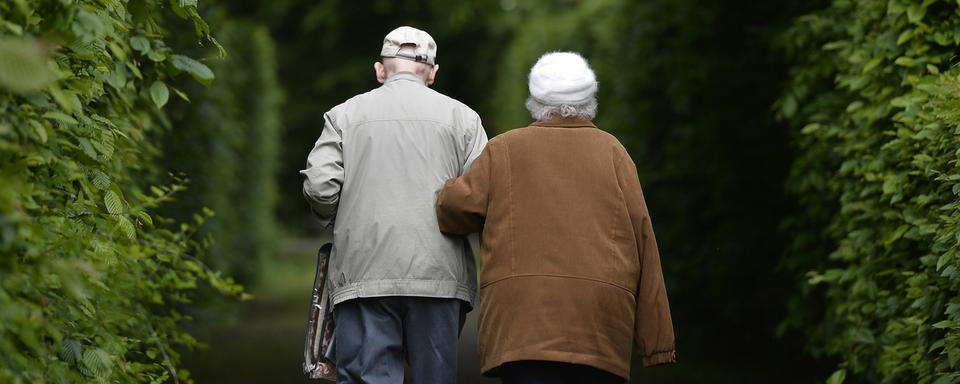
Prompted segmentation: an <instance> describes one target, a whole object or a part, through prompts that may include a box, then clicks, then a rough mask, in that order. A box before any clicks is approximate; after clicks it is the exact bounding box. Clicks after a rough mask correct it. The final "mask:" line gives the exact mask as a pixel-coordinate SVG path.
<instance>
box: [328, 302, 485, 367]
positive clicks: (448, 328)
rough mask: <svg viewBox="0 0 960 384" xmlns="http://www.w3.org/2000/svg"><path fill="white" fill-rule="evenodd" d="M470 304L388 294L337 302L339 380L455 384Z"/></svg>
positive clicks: (335, 310)
mask: <svg viewBox="0 0 960 384" xmlns="http://www.w3.org/2000/svg"><path fill="white" fill-rule="evenodd" d="M466 308H467V304H466V303H464V302H463V301H460V300H458V299H442V298H429V297H412V296H387V297H371V298H361V299H353V300H347V301H344V302H342V303H339V304H337V305H336V306H334V310H333V313H334V317H335V322H336V327H335V328H334V340H335V341H334V343H335V348H336V351H335V352H336V360H337V383H338V384H356V383H365V384H386V383H390V384H400V383H403V382H404V380H403V376H404V363H405V362H406V363H407V364H409V366H410V372H409V373H410V377H409V380H408V382H409V383H413V384H427V383H431V384H432V383H436V384H446V383H450V384H453V383H455V382H456V377H457V344H458V342H459V336H460V329H461V328H462V327H463V320H464V318H465V316H464V315H465V314H466V311H465V309H466Z"/></svg>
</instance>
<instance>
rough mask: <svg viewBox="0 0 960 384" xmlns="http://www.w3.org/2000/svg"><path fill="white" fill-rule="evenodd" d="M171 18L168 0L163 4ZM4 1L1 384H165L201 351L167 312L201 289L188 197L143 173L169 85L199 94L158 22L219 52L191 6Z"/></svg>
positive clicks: (192, 65) (0, 39)
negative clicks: (180, 349) (175, 82)
mask: <svg viewBox="0 0 960 384" xmlns="http://www.w3.org/2000/svg"><path fill="white" fill-rule="evenodd" d="M162 4H163V6H167V4H168V3H167V2H163V3H162ZM160 6H161V5H160V4H158V3H156V2H154V1H153V0H131V1H123V2H120V1H53V0H18V1H7V2H0V186H2V188H0V255H2V257H0V382H4V383H21V382H54V383H70V382H88V381H89V382H130V383H134V382H136V383H140V382H154V383H159V382H165V381H169V380H171V379H173V380H172V381H178V380H185V379H188V377H187V375H186V374H185V373H184V372H182V371H178V369H177V364H178V356H177V354H176V353H175V351H174V350H173V347H174V346H190V345H195V344H196V341H195V340H194V339H193V338H191V337H190V335H188V334H186V333H184V332H183V331H181V330H180V329H179V328H178V323H179V322H180V321H182V320H185V319H184V316H183V315H181V314H180V313H179V312H178V310H177V309H176V308H177V307H178V306H180V305H183V304H186V303H189V302H190V292H191V291H192V290H193V289H194V288H195V287H196V286H197V284H198V283H202V282H203V281H206V282H208V283H209V284H211V285H213V286H215V287H217V288H218V289H220V290H221V291H223V292H226V293H231V294H237V293H239V289H240V288H239V287H238V286H236V285H234V284H233V283H232V282H231V280H230V279H225V278H223V277H221V275H220V274H219V273H218V272H214V271H212V270H210V269H209V268H207V267H206V265H205V264H204V263H203V262H202V261H201V259H200V258H199V255H198V254H197V252H198V251H200V250H201V247H198V244H197V243H196V241H194V240H193V239H194V225H195V224H197V223H199V222H202V221H203V220H204V217H202V216H198V217H197V220H196V222H195V223H189V224H188V223H177V222H174V221H171V220H168V219H164V218H162V217H159V216H157V215H155V214H153V213H152V212H155V210H156V209H157V207H158V205H160V204H163V203H166V202H168V201H170V200H171V199H172V196H173V195H174V194H175V193H176V192H179V191H181V190H182V189H183V186H182V185H180V184H179V183H173V184H170V185H162V184H164V183H166V182H164V181H162V180H158V179H156V178H154V177H152V175H155V174H157V173H159V172H158V170H157V168H156V166H155V165H154V160H155V157H156V155H157V147H156V146H155V145H154V144H153V142H154V140H155V138H156V137H157V136H159V135H160V134H161V130H160V128H161V127H162V125H163V124H164V122H165V121H166V117H165V113H164V112H163V110H162V109H161V108H162V107H163V106H164V105H165V104H167V103H168V102H169V99H170V96H171V94H174V95H178V94H181V92H180V91H179V90H178V89H175V88H172V87H171V86H170V85H169V84H171V82H170V81H171V79H172V78H173V77H174V76H177V75H178V74H181V73H183V74H184V75H187V74H188V75H190V76H192V77H193V78H195V79H196V80H199V81H201V82H204V83H209V82H210V81H212V80H213V77H214V75H213V72H212V71H211V70H210V69H209V68H208V67H207V66H206V65H204V64H202V63H201V62H199V61H196V60H194V59H191V58H189V57H186V56H181V55H177V54H175V53H174V52H173V51H172V50H171V49H170V48H169V47H168V45H167V42H166V36H167V33H166V31H165V30H164V27H163V26H164V25H165V22H164V20H165V15H167V14H168V13H169V12H173V13H175V14H176V15H178V16H180V17H182V18H184V19H186V20H189V22H190V23H192V24H193V26H194V28H195V29H196V32H197V35H198V37H199V38H200V39H202V41H203V42H204V43H207V44H212V45H213V46H216V45H217V44H216V42H215V41H214V40H213V39H212V38H211V37H210V36H209V33H208V27H207V25H206V23H205V22H204V21H203V20H202V19H201V18H200V17H199V15H198V13H197V10H196V1H173V2H170V3H169V7H170V9H168V10H161V9H160Z"/></svg>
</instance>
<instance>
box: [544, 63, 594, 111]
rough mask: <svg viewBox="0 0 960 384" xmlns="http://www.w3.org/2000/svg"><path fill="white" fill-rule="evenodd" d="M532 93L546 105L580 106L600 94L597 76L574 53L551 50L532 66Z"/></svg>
mask: <svg viewBox="0 0 960 384" xmlns="http://www.w3.org/2000/svg"><path fill="white" fill-rule="evenodd" d="M529 87H530V96H532V97H533V98H534V99H536V100H537V101H539V102H541V103H543V104H546V105H561V104H567V105H579V104H583V103H586V102H588V101H590V99H591V98H592V97H593V96H594V94H596V93H597V77H596V75H594V74H593V70H592V69H590V65H589V64H587V60H586V59H584V58H583V57H582V56H580V55H579V54H576V53H573V52H551V53H547V54H545V55H543V56H541V57H540V59H539V60H537V63H536V64H534V65H533V68H530V84H529Z"/></svg>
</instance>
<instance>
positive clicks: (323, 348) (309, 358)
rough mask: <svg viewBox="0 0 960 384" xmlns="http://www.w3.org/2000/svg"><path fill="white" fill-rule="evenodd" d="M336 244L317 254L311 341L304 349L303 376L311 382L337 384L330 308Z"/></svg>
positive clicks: (310, 315) (309, 328) (310, 316)
mask: <svg viewBox="0 0 960 384" xmlns="http://www.w3.org/2000/svg"><path fill="white" fill-rule="evenodd" d="M332 248H333V244H330V243H326V244H324V245H323V246H322V247H320V250H319V251H318V252H317V274H316V276H315V277H314V279H313V295H312V296H311V298H310V308H309V311H308V313H307V340H306V345H305V346H304V349H303V373H304V374H306V375H307V377H309V378H311V379H321V380H327V381H333V382H336V381H337V368H336V366H335V365H334V359H333V350H334V345H333V341H334V340H333V326H334V324H333V308H332V306H331V305H330V300H329V296H330V295H329V292H327V290H326V289H325V286H326V282H327V265H328V262H329V261H330V250H331V249H332Z"/></svg>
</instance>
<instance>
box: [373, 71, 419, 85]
mask: <svg viewBox="0 0 960 384" xmlns="http://www.w3.org/2000/svg"><path fill="white" fill-rule="evenodd" d="M395 81H415V82H418V83H420V84H423V85H426V84H427V83H426V82H424V81H423V78H422V77H420V76H417V75H416V74H415V73H413V72H397V73H394V74H392V75H390V76H389V77H387V80H386V81H384V82H383V83H384V84H389V83H392V82H395Z"/></svg>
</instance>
